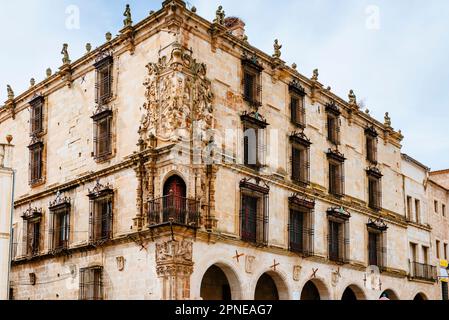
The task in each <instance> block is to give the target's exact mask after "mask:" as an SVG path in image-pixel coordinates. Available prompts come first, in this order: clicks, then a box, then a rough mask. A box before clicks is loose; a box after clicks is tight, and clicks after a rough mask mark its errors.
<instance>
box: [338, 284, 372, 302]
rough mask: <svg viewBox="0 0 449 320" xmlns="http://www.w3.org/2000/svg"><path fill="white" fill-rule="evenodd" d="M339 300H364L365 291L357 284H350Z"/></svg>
mask: <svg viewBox="0 0 449 320" xmlns="http://www.w3.org/2000/svg"><path fill="white" fill-rule="evenodd" d="M341 300H346V301H355V300H366V296H365V293H364V292H363V290H362V289H360V288H359V287H358V286H357V285H350V286H348V287H347V288H346V290H345V291H344V292H343V295H342V297H341Z"/></svg>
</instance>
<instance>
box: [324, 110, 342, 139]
mask: <svg viewBox="0 0 449 320" xmlns="http://www.w3.org/2000/svg"><path fill="white" fill-rule="evenodd" d="M339 121H340V120H339V117H337V116H336V115H334V114H331V113H328V115H327V138H328V140H329V141H330V142H331V143H333V144H334V145H338V144H340V124H339Z"/></svg>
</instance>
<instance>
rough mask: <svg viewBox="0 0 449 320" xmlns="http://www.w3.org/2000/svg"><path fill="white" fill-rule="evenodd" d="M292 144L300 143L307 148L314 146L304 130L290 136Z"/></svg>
mask: <svg viewBox="0 0 449 320" xmlns="http://www.w3.org/2000/svg"><path fill="white" fill-rule="evenodd" d="M290 142H294V143H298V144H300V145H303V146H306V147H309V146H310V145H311V144H312V142H310V139H309V138H307V136H306V134H305V133H304V129H302V130H297V131H294V132H293V133H292V134H291V135H290Z"/></svg>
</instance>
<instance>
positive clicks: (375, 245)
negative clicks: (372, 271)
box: [367, 218, 388, 271]
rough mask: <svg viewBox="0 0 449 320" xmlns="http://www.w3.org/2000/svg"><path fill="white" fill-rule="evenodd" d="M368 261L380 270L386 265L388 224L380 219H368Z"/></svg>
mask: <svg viewBox="0 0 449 320" xmlns="http://www.w3.org/2000/svg"><path fill="white" fill-rule="evenodd" d="M367 228H368V263H369V265H372V266H377V267H378V268H379V270H380V271H384V270H385V269H386V267H387V236H386V232H387V230H388V226H387V225H386V223H385V222H384V221H383V220H382V219H377V220H373V219H371V218H370V219H369V220H368V224H367Z"/></svg>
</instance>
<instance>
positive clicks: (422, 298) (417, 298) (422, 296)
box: [413, 292, 427, 301]
mask: <svg viewBox="0 0 449 320" xmlns="http://www.w3.org/2000/svg"><path fill="white" fill-rule="evenodd" d="M413 300H414V301H425V300H427V297H426V295H425V294H424V293H421V292H420V293H418V294H417V295H416V296H415V298H414V299H413Z"/></svg>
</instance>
